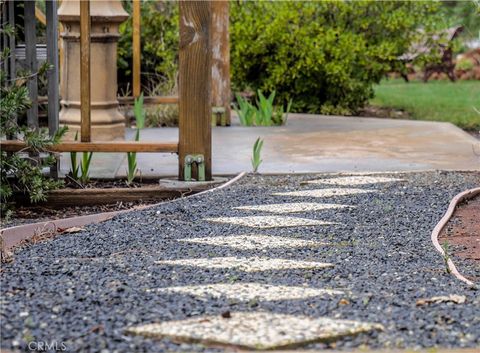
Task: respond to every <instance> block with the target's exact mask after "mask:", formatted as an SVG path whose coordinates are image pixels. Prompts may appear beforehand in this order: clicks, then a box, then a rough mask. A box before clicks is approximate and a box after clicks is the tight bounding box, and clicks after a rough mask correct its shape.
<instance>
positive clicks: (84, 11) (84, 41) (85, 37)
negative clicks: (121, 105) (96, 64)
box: [80, 0, 91, 142]
mask: <svg viewBox="0 0 480 353" xmlns="http://www.w3.org/2000/svg"><path fill="white" fill-rule="evenodd" d="M90 25H91V24H90V0H84V1H80V105H81V106H80V114H81V118H80V135H81V141H82V142H90V138H91V137H90V136H91V126H90V125H91V124H90Z"/></svg>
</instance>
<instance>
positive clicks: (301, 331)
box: [127, 312, 383, 349]
mask: <svg viewBox="0 0 480 353" xmlns="http://www.w3.org/2000/svg"><path fill="white" fill-rule="evenodd" d="M373 330H383V327H382V325H379V324H371V323H365V322H359V321H350V320H336V319H330V318H326V317H320V318H311V317H307V316H300V315H299V316H294V315H285V314H275V313H267V312H233V313H231V314H230V315H229V317H227V318H224V317H222V316H221V315H216V316H198V317H194V318H189V319H186V320H179V321H166V322H161V323H156V324H148V325H143V326H137V327H132V328H129V329H127V333H129V334H134V335H142V336H145V337H152V338H163V337H167V338H170V339H172V340H174V341H180V342H198V343H203V344H206V345H209V344H210V345H219V344H220V345H227V346H233V347H237V348H247V349H281V348H293V347H299V346H302V345H306V344H309V343H316V342H332V341H335V340H337V339H339V338H341V337H345V336H354V335H357V334H359V333H364V332H369V331H373Z"/></svg>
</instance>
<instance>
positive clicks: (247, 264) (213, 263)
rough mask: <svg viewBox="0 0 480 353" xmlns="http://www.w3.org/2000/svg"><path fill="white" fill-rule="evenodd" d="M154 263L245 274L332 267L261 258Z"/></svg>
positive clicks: (329, 265)
mask: <svg viewBox="0 0 480 353" xmlns="http://www.w3.org/2000/svg"><path fill="white" fill-rule="evenodd" d="M155 263H157V264H160V265H174V266H193V267H202V268H232V269H238V270H240V271H245V272H259V271H268V270H288V269H315V268H327V267H333V264H331V263H324V262H314V261H301V260H288V259H269V258H261V257H211V258H200V259H180V260H162V261H155Z"/></svg>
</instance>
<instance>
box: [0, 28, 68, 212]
mask: <svg viewBox="0 0 480 353" xmlns="http://www.w3.org/2000/svg"><path fill="white" fill-rule="evenodd" d="M2 31H3V30H2ZM10 35H11V34H10ZM9 54H10V53H9V50H8V49H5V50H4V51H3V52H2V53H1V60H0V61H1V62H3V60H6V59H7V58H8V56H9ZM2 67H3V65H2ZM48 68H49V67H48V65H47V64H44V65H42V67H41V68H40V69H39V72H38V73H30V74H29V75H27V76H22V77H18V78H17V79H16V80H13V81H12V80H9V79H7V77H6V73H5V71H4V70H3V69H2V70H1V71H0V97H1V99H0V136H1V137H2V138H5V137H7V136H10V137H14V136H15V137H16V138H17V139H20V140H22V141H24V142H25V143H26V145H27V147H28V148H30V150H31V151H32V154H31V155H29V154H28V153H25V152H18V153H6V152H5V151H1V156H0V179H1V180H0V183H1V186H0V202H1V206H0V213H1V216H2V217H6V216H7V214H8V211H9V201H10V199H11V197H12V195H13V193H14V192H21V193H24V194H26V195H28V197H29V199H30V201H31V202H32V203H35V202H39V201H45V200H46V198H47V193H48V191H49V190H53V189H56V188H58V187H59V186H60V185H61V182H60V181H57V180H53V179H51V178H49V177H47V176H45V175H44V168H47V167H49V166H52V165H53V164H54V163H55V156H54V155H53V154H52V153H48V146H49V145H52V144H55V143H58V142H59V141H60V139H61V137H62V136H63V134H64V133H65V131H66V128H62V129H59V130H58V131H57V133H55V134H54V135H53V136H49V135H48V131H46V130H45V129H40V130H35V129H33V128H30V127H28V126H25V125H19V124H18V123H17V122H18V121H22V120H23V119H22V117H23V116H24V114H25V112H26V110H27V109H28V108H29V107H30V104H31V102H30V99H29V96H28V90H27V86H26V84H27V82H28V80H29V79H31V77H33V75H41V74H43V73H45V71H46V70H48Z"/></svg>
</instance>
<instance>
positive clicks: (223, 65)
mask: <svg viewBox="0 0 480 353" xmlns="http://www.w3.org/2000/svg"><path fill="white" fill-rule="evenodd" d="M228 27H229V5H228V0H221V1H212V105H213V107H215V111H214V112H213V115H214V116H213V117H212V119H213V120H212V121H213V122H216V125H222V126H225V125H230V113H231V108H230V101H231V93H230V44H229V32H228Z"/></svg>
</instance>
